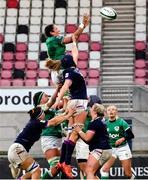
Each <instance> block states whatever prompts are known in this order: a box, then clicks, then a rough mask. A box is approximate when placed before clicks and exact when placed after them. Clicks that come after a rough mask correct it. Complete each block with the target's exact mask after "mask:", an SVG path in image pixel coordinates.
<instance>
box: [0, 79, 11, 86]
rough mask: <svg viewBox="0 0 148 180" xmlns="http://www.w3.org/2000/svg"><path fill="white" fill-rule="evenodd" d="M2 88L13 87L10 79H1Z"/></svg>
mask: <svg viewBox="0 0 148 180" xmlns="http://www.w3.org/2000/svg"><path fill="white" fill-rule="evenodd" d="M0 86H11V80H10V79H0Z"/></svg>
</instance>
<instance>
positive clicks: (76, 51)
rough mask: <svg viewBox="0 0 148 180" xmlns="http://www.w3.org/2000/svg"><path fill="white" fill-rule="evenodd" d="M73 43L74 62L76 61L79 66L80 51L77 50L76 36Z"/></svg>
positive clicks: (73, 36) (73, 37)
mask: <svg viewBox="0 0 148 180" xmlns="http://www.w3.org/2000/svg"><path fill="white" fill-rule="evenodd" d="M72 41H73V44H72V49H71V53H72V56H73V60H74V62H75V64H76V65H77V63H78V57H79V51H78V48H77V44H76V37H75V35H72Z"/></svg>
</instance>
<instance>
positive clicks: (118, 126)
mask: <svg viewBox="0 0 148 180" xmlns="http://www.w3.org/2000/svg"><path fill="white" fill-rule="evenodd" d="M107 118H108V119H107V120H106V124H107V131H108V133H109V138H110V145H111V146H112V150H113V153H112V157H111V159H109V160H108V162H107V163H106V164H105V165H104V166H103V167H102V168H101V177H102V178H101V179H108V178H109V170H110V167H111V166H112V165H113V164H114V162H115V160H116V159H117V158H119V160H120V161H121V165H122V167H123V169H124V173H125V176H127V178H129V179H133V178H134V175H132V171H131V158H132V154H131V150H130V148H129V145H128V143H127V141H128V140H131V139H132V138H134V135H133V133H132V131H131V128H130V126H129V125H128V123H127V122H126V121H125V120H124V119H122V118H120V117H119V116H118V110H117V107H116V106H114V105H110V106H108V107H107Z"/></svg>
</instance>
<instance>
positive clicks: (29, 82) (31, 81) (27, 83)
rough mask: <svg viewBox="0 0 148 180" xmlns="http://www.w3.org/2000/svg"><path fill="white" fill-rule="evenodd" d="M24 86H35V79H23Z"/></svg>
mask: <svg viewBox="0 0 148 180" xmlns="http://www.w3.org/2000/svg"><path fill="white" fill-rule="evenodd" d="M24 83H25V86H36V79H25V81H24Z"/></svg>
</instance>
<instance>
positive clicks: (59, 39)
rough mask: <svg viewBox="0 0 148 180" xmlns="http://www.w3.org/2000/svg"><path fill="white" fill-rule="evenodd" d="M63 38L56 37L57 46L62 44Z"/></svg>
mask: <svg viewBox="0 0 148 180" xmlns="http://www.w3.org/2000/svg"><path fill="white" fill-rule="evenodd" d="M63 40H64V36H58V37H57V41H58V43H59V44H63Z"/></svg>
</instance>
